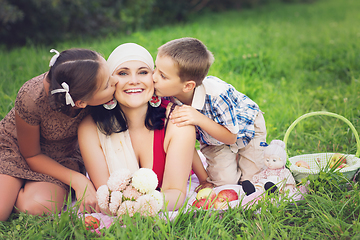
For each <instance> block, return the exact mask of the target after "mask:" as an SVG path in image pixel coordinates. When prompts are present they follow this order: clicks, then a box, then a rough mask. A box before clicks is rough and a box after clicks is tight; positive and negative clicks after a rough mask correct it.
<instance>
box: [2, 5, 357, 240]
mask: <svg viewBox="0 0 360 240" xmlns="http://www.w3.org/2000/svg"><path fill="white" fill-rule="evenodd" d="M359 10H360V2H359V1H358V0H343V1H336V0H318V1H315V2H314V3H311V4H269V5H267V6H264V7H260V8H257V9H252V10H243V11H228V12H222V13H218V14H206V15H203V16H199V17H197V18H195V19H193V20H192V21H191V22H190V23H187V24H179V25H175V26H168V27H162V28H158V29H154V30H152V31H146V32H145V31H142V32H136V33H134V34H131V35H116V34H114V35H113V36H111V37H106V38H103V39H98V40H90V39H89V40H88V41H83V42H66V43H63V44H58V45H56V46H46V47H45V46H28V47H23V48H17V49H13V50H11V51H7V50H6V49H5V48H4V47H2V48H0V62H1V65H0V79H1V80H0V118H3V117H4V116H5V115H6V114H7V112H8V111H9V110H10V109H11V108H12V107H13V105H14V101H15V97H16V94H17V91H18V89H19V88H20V86H21V85H22V84H23V83H24V82H25V81H27V80H28V79H30V78H32V77H34V76H37V75H39V74H40V73H42V72H45V71H47V70H48V62H49V60H50V58H51V56H52V54H50V53H49V50H50V49H51V48H56V49H57V50H59V51H61V50H64V49H67V48H70V47H83V48H90V49H93V50H96V51H98V52H100V53H102V54H103V55H104V57H105V58H107V57H108V55H109V54H110V53H111V51H112V50H113V49H114V48H115V47H116V46H118V45H119V44H121V43H124V42H135V43H138V44H140V45H142V46H144V47H146V48H147V49H148V50H149V51H150V53H151V54H152V55H153V56H154V57H155V56H156V52H157V47H159V46H160V45H161V44H163V43H165V42H167V41H169V40H171V39H174V38H180V37H185V36H189V37H195V38H199V39H200V40H202V41H203V42H204V43H205V44H206V45H207V46H208V48H209V49H210V50H211V51H212V52H213V53H214V56H215V63H214V64H213V66H212V67H211V69H210V74H211V75H215V76H217V77H219V78H221V79H223V80H225V81H227V82H228V83H230V84H232V85H234V86H235V87H236V88H237V89H238V90H239V91H240V92H243V93H244V94H246V95H248V96H249V97H250V98H252V99H253V100H254V101H255V102H257V103H258V104H259V106H260V108H261V110H262V111H263V112H265V115H264V116H265V120H266V127H267V131H268V137H267V141H268V142H270V141H271V140H273V139H283V137H284V135H285V132H286V130H287V129H288V127H289V126H290V124H291V123H292V122H293V121H294V120H296V119H297V118H298V117H300V116H301V115H303V114H305V113H308V112H312V111H329V112H334V113H337V114H339V115H342V116H344V117H345V118H347V119H348V120H349V121H350V122H351V123H352V124H353V125H354V126H355V128H356V129H357V130H359V129H360V122H359V116H360V109H359V107H358V106H360V84H359V78H360V44H359V43H360V25H359V23H360V14H359ZM287 150H288V153H289V155H290V157H291V156H294V155H299V154H303V153H316V152H342V153H345V154H355V152H356V151H357V147H356V141H355V138H354V135H353V133H352V131H351V130H350V129H349V126H348V125H347V124H346V123H344V122H343V121H341V120H338V119H336V118H331V117H325V116H315V117H312V118H308V119H305V120H303V121H301V122H300V123H299V124H298V125H297V126H296V127H295V128H294V129H293V130H292V131H291V134H290V137H289V139H288V142H287ZM337 177H339V176H338V175H337V174H334V173H328V174H324V175H321V177H318V178H315V179H313V181H312V183H311V189H312V191H311V194H308V195H306V196H305V200H302V201H301V202H299V203H297V204H294V203H291V202H289V201H279V202H276V201H275V202H273V201H270V200H269V199H265V200H263V201H261V202H260V203H259V204H258V205H256V206H253V207H252V208H250V209H247V210H242V209H241V208H237V209H231V210H229V211H226V212H206V211H199V212H196V213H195V212H188V213H186V214H180V215H179V217H178V218H176V219H175V220H173V221H171V222H167V221H164V220H161V219H159V218H140V217H135V218H132V219H131V218H124V219H123V222H122V224H124V225H126V227H120V226H121V224H120V223H115V224H114V225H113V226H112V227H111V228H110V229H107V230H105V229H104V230H102V231H103V233H104V236H103V237H102V238H103V239H122V238H128V239H149V238H156V239H215V238H219V239H272V238H277V239H359V238H360V206H359V204H360V193H359V187H358V183H356V184H352V185H351V186H350V185H344V182H345V180H344V179H342V178H341V176H340V177H339V178H337ZM334 179H336V181H335V180H334ZM97 237H98V235H97V234H96V233H92V232H90V231H87V230H86V229H85V227H84V226H83V223H82V222H81V220H80V219H79V218H77V217H76V214H75V210H73V211H70V212H66V213H64V214H62V215H61V217H59V216H58V215H54V216H48V217H35V216H28V215H26V214H13V215H12V216H11V218H10V219H9V220H8V221H6V222H0V238H1V239H47V238H52V239H64V238H65V239H73V238H74V239H90V238H97Z"/></svg>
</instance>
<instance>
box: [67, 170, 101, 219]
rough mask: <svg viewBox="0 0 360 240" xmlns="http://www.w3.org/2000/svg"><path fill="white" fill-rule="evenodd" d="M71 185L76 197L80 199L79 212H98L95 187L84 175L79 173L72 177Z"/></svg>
mask: <svg viewBox="0 0 360 240" xmlns="http://www.w3.org/2000/svg"><path fill="white" fill-rule="evenodd" d="M71 186H72V188H73V189H74V190H75V194H76V199H77V200H78V201H80V211H81V212H86V213H93V212H100V207H99V205H98V202H97V199H96V190H95V187H94V185H93V184H92V182H91V181H90V180H89V179H88V178H87V177H86V176H84V175H82V174H80V173H79V174H77V176H76V177H75V178H73V182H72V184H71Z"/></svg>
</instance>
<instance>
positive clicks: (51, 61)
mask: <svg viewBox="0 0 360 240" xmlns="http://www.w3.org/2000/svg"><path fill="white" fill-rule="evenodd" d="M50 52H54V53H56V54H55V55H54V56H53V57H52V58H51V59H50V62H49V67H52V66H54V64H55V62H56V60H57V59H58V57H59V56H60V53H59V52H58V51H56V50H55V49H51V50H50Z"/></svg>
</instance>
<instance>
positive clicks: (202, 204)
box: [192, 198, 212, 210]
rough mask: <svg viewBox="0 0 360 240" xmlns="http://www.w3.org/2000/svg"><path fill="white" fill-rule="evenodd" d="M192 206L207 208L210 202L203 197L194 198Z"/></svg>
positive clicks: (210, 204)
mask: <svg viewBox="0 0 360 240" xmlns="http://www.w3.org/2000/svg"><path fill="white" fill-rule="evenodd" d="M192 206H195V207H197V208H203V209H206V210H207V209H209V208H210V207H211V206H212V203H211V202H210V201H209V200H208V199H205V198H202V199H199V200H197V199H195V201H194V202H193V204H192Z"/></svg>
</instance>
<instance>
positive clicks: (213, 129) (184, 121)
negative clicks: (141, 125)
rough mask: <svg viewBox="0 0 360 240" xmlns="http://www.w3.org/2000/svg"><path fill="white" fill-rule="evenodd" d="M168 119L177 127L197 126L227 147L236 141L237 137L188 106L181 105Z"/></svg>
mask: <svg viewBox="0 0 360 240" xmlns="http://www.w3.org/2000/svg"><path fill="white" fill-rule="evenodd" d="M170 119H171V120H172V122H173V123H174V124H176V125H177V126H179V127H181V126H186V125H194V126H199V127H200V128H202V129H203V130H204V131H205V132H207V133H208V134H209V135H210V136H212V137H213V138H215V139H216V140H218V141H219V142H222V143H225V144H227V145H231V144H234V143H235V142H236V139H237V135H236V134H234V133H231V132H230V131H229V130H228V129H227V128H226V127H224V126H222V125H220V124H218V123H216V122H214V121H213V120H211V119H210V118H208V117H207V116H205V115H203V114H202V113H200V112H198V111H197V110H196V109H195V108H193V107H191V106H188V105H182V106H181V107H179V108H176V109H175V110H174V111H173V112H172V113H171V115H170Z"/></svg>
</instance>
